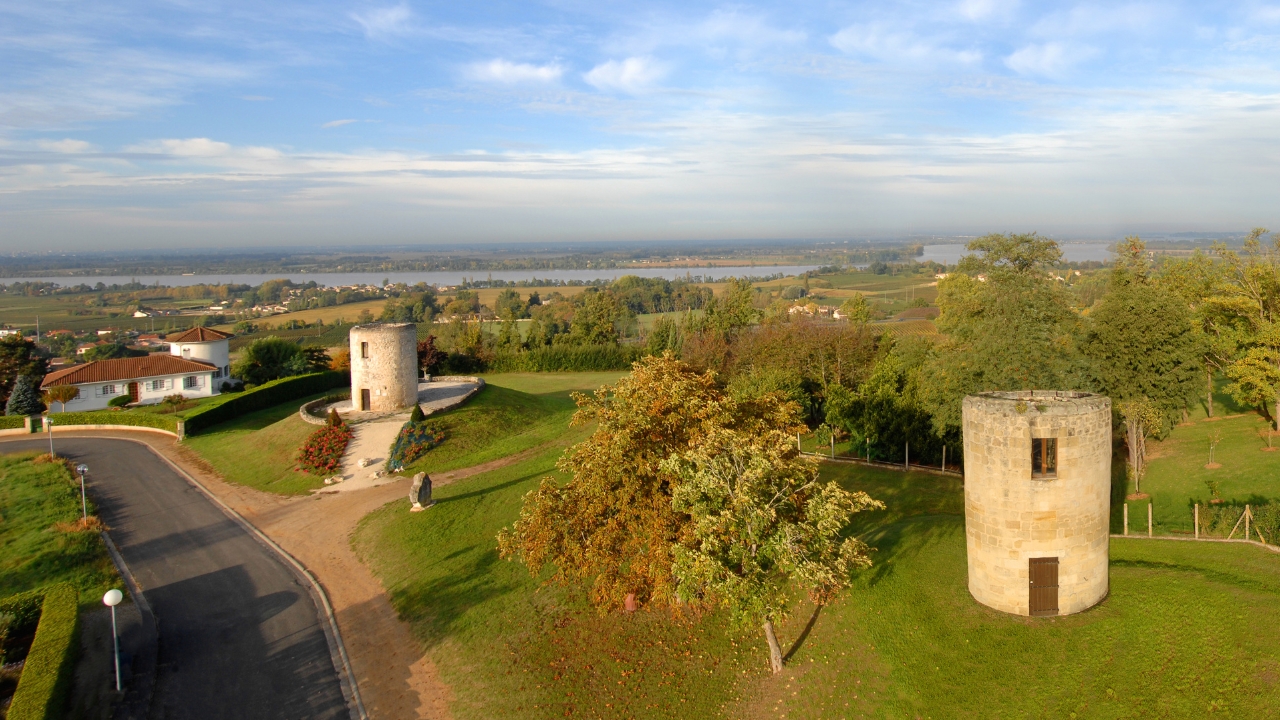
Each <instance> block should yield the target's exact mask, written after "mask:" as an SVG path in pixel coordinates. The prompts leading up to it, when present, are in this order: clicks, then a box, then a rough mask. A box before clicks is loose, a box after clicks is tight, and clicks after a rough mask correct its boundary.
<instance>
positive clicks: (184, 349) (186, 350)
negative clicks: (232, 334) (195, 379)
mask: <svg viewBox="0 0 1280 720" xmlns="http://www.w3.org/2000/svg"><path fill="white" fill-rule="evenodd" d="M169 354H170V355H173V356H175V357H180V358H186V359H188V360H197V361H199V362H207V363H209V364H210V365H212V366H214V367H216V368H220V369H221V370H222V374H221V376H220V377H219V378H218V380H219V381H221V380H225V379H227V378H229V377H231V374H230V373H231V342H230V341H229V340H214V341H212V342H189V343H169Z"/></svg>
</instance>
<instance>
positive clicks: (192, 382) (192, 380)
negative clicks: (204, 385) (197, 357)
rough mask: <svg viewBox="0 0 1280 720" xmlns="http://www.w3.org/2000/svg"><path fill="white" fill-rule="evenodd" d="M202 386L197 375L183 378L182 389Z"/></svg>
mask: <svg viewBox="0 0 1280 720" xmlns="http://www.w3.org/2000/svg"><path fill="white" fill-rule="evenodd" d="M198 387H200V378H198V377H196V376H195V375H188V376H186V377H184V378H182V389H183V390H191V389H194V388H198Z"/></svg>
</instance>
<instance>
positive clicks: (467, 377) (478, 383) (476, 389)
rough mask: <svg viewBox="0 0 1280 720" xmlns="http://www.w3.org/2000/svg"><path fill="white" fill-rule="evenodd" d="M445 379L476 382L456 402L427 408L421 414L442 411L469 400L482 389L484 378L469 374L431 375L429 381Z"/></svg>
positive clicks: (432, 413)
mask: <svg viewBox="0 0 1280 720" xmlns="http://www.w3.org/2000/svg"><path fill="white" fill-rule="evenodd" d="M446 380H447V381H449V382H473V383H475V384H476V386H475V387H473V388H471V390H470V391H469V392H468V393H467V394H466V395H463V396H462V397H461V398H459V399H458V401H457V402H455V403H450V404H448V405H445V406H444V407H439V408H435V409H433V410H429V411H427V412H425V413H423V415H435V414H436V413H440V412H444V411H445V410H452V409H454V408H456V407H458V406H459V405H461V404H463V403H465V402H466V401H468V400H470V399H471V398H473V397H475V396H476V393H478V392H480V391H481V390H483V389H484V378H479V377H473V376H471V375H433V376H432V377H431V382H436V381H446Z"/></svg>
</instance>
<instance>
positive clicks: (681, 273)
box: [0, 265, 818, 287]
mask: <svg viewBox="0 0 1280 720" xmlns="http://www.w3.org/2000/svg"><path fill="white" fill-rule="evenodd" d="M817 268H818V266H817V265H756V266H748V265H732V266H724V267H693V268H617V269H608V270H511V271H501V272H499V271H494V272H489V271H487V270H485V271H480V272H383V273H376V272H374V273H274V274H266V275H247V274H245V275H136V276H127V275H121V276H105V275H104V276H92V277H90V276H75V277H52V276H48V277H25V278H0V282H3V283H12V282H15V281H18V280H24V281H47V282H55V283H58V284H59V285H63V286H70V285H79V284H80V283H84V284H86V285H90V286H93V285H96V284H98V283H103V284H105V285H125V284H128V283H130V282H133V281H134V280H137V281H138V282H140V283H143V284H146V285H154V284H156V283H159V284H160V285H168V286H170V287H181V286H184V285H198V284H200V283H210V284H215V283H216V284H223V285H226V284H243V285H261V284H262V283H264V282H266V281H267V280H274V279H276V278H288V279H290V280H292V281H294V282H296V283H305V282H310V281H312V280H314V281H315V282H316V284H318V285H321V286H324V287H336V286H339V285H376V284H379V283H381V282H382V281H383V280H384V279H386V280H390V281H391V282H393V283H398V282H403V283H405V284H407V285H414V284H417V283H420V282H425V283H427V284H428V285H433V284H434V285H458V284H460V283H462V282H463V281H464V280H473V281H474V280H487V279H490V278H492V279H493V280H505V281H508V282H517V281H520V280H534V279H537V280H553V281H558V280H564V281H566V282H567V281H570V280H581V281H588V282H589V281H591V280H616V279H617V278H620V277H622V276H623V275H639V276H640V277H660V278H666V279H668V280H675V279H676V278H682V277H685V276H686V275H688V276H692V277H699V276H701V277H702V278H704V279H705V278H724V277H764V276H767V275H774V274H777V273H782V274H783V275H799V274H800V273H802V272H806V271H808V270H816V269H817Z"/></svg>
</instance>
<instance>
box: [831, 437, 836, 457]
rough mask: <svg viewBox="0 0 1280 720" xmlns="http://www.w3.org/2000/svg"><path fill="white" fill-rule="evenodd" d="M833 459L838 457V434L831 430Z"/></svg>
mask: <svg viewBox="0 0 1280 720" xmlns="http://www.w3.org/2000/svg"><path fill="white" fill-rule="evenodd" d="M831 459H832V460H835V459H836V434H835V431H832V432H831Z"/></svg>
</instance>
